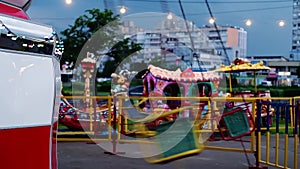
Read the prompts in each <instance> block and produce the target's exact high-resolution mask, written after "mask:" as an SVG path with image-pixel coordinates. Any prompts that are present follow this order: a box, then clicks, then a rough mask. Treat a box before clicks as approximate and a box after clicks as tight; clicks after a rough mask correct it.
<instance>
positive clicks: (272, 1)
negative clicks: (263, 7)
mask: <svg viewBox="0 0 300 169" xmlns="http://www.w3.org/2000/svg"><path fill="white" fill-rule="evenodd" d="M126 1H129V2H130V1H132V2H160V0H143V1H141V0H126ZM167 2H168V3H177V1H167ZM286 2H289V3H291V2H293V1H291V0H270V1H257V0H256V1H241V0H239V1H214V2H210V4H230V3H231V4H232V3H234V4H250V3H255V4H257V3H286ZM182 3H185V4H200V3H202V4H205V1H184V2H182Z"/></svg>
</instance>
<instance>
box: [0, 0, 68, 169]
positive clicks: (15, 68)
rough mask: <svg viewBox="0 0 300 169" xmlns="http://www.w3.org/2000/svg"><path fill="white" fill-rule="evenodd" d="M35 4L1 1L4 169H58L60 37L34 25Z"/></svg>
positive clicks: (0, 116)
mask: <svg viewBox="0 0 300 169" xmlns="http://www.w3.org/2000/svg"><path fill="white" fill-rule="evenodd" d="M30 3H31V0H2V1H0V33H1V36H0V55H1V57H0V63H1V69H2V71H0V76H1V79H2V82H1V84H0V87H1V91H2V92H1V98H2V99H1V103H0V105H1V107H2V113H0V136H1V139H0V149H1V160H0V161H1V165H0V166H1V168H30V169H35V168H36V169H37V168H39V169H40V168H43V169H46V168H47V169H57V158H56V139H55V138H56V136H55V135H56V129H57V127H56V126H55V125H57V120H58V109H59V100H60V96H61V95H60V94H61V91H60V89H61V81H60V64H59V59H60V56H59V54H60V53H61V52H62V51H61V50H62V49H58V48H56V43H57V41H58V38H57V35H56V33H55V31H54V30H53V28H52V27H50V26H45V25H42V24H39V23H34V22H32V21H30V18H29V16H28V15H27V14H26V10H27V8H28V7H29V6H30Z"/></svg>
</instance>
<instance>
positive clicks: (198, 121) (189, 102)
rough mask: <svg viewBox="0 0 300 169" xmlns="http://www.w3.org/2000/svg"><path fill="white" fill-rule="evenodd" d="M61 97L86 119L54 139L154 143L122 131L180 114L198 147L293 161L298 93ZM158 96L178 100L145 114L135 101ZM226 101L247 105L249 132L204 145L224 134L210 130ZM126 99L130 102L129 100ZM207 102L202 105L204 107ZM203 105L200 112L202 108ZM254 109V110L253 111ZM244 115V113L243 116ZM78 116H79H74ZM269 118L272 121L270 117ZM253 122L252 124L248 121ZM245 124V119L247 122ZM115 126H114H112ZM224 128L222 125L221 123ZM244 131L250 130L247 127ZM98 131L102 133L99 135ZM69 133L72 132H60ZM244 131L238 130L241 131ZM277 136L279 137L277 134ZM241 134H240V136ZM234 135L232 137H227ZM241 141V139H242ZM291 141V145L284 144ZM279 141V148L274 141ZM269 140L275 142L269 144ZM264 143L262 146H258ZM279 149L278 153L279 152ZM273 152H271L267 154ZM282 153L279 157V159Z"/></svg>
mask: <svg viewBox="0 0 300 169" xmlns="http://www.w3.org/2000/svg"><path fill="white" fill-rule="evenodd" d="M65 98H66V99H73V104H74V106H75V107H77V108H79V109H81V110H82V111H83V112H85V113H86V115H87V116H86V119H85V120H83V119H81V120H82V122H81V124H82V126H83V128H84V131H71V132H70V131H59V132H58V141H93V142H112V143H113V144H112V146H113V147H114V148H115V144H116V143H118V142H126V143H140V144H146V143H147V144H154V143H153V142H151V140H149V141H145V140H139V139H127V138H126V139H124V137H123V135H130V134H132V133H134V134H135V135H140V136H141V137H150V136H154V135H155V134H156V133H155V130H153V131H152V130H149V127H148V128H147V127H145V126H147V125H150V123H153V124H152V125H154V128H155V126H157V125H158V124H155V122H157V120H158V119H164V118H168V117H169V118H180V117H186V118H189V119H190V120H191V121H193V123H194V125H195V128H196V130H195V132H196V133H198V134H199V142H200V143H201V144H203V149H206V150H220V151H232V152H246V153H254V155H255V156H256V160H257V161H256V165H257V166H258V165H259V164H265V165H269V166H273V167H277V168H288V166H293V168H297V167H298V145H299V134H298V132H299V130H300V128H299V113H300V108H299V101H300V97H293V98H281V97H276V98H275V97H272V98H269V99H271V100H272V102H266V101H265V100H266V98H254V97H249V98H228V97H227V98H225V97H214V98H209V97H185V98H181V97H153V98H144V97H130V98H128V97H114V98H113V97H111V96H101V97H90V98H89V99H88V100H90V103H89V104H88V105H90V106H89V107H84V105H85V104H83V101H84V99H86V98H85V97H65ZM157 100H161V101H162V102H165V103H166V102H167V101H180V102H181V103H180V104H179V106H178V107H177V108H173V109H168V110H167V109H165V108H159V107H156V108H157V110H161V112H160V113H159V114H158V115H155V114H154V113H153V110H152V112H151V113H149V114H145V113H144V112H143V111H142V110H141V109H140V108H139V106H140V105H142V104H144V103H146V102H149V101H157ZM227 102H232V103H234V105H237V107H242V106H244V107H247V109H248V110H249V111H250V113H251V117H252V118H253V119H254V120H255V122H253V123H255V125H254V124H253V125H254V129H255V132H251V133H248V134H247V136H246V137H244V138H247V139H248V140H247V142H249V147H248V149H242V148H241V149H239V148H229V147H217V146H208V145H206V140H207V141H214V140H218V139H224V138H222V137H220V136H215V134H216V133H222V132H224V131H223V130H224V128H221V127H220V123H219V121H220V120H221V119H222V115H223V112H224V109H223V108H224V105H225V103H227ZM129 103H130V104H129ZM262 105H266V106H267V112H270V106H272V107H273V108H274V110H275V113H274V114H273V115H271V114H270V113H267V115H266V117H262V115H261V114H262V113H261V112H262V109H261V107H262ZM205 108H207V110H205ZM131 110H132V111H134V112H133V113H138V114H136V115H140V117H139V118H134V117H130V115H132V114H130V113H132V112H129V111H131ZM204 111H205V112H204ZM257 112H260V113H257ZM248 117H249V118H250V116H248ZM80 118H81V117H80ZM263 119H266V122H267V123H266V124H264V126H262V121H263ZM270 120H273V123H272V124H271V123H270ZM252 127H253V126H252ZM250 128H251V125H250ZM114 129H115V130H114ZM225 130H226V128H225ZM249 131H252V130H251V129H249ZM103 133H106V134H105V135H104V134H103ZM205 133H206V134H207V133H208V134H210V133H211V134H212V136H210V137H209V139H205V141H203V140H202V139H201V137H200V136H201V134H205ZM70 135H72V136H73V137H72V138H70V137H66V136H70ZM74 135H88V136H89V137H88V138H80V137H76V136H74ZM243 136H244V135H243ZM280 136H283V139H282V138H281V137H280ZM244 138H243V139H244ZM234 139H235V138H234V137H232V140H234ZM243 141H245V140H243ZM291 142H292V143H293V146H292V148H291V146H289V144H291ZM281 143H283V144H282V145H283V146H284V147H283V152H282V151H281V150H280V148H282V147H279V145H280V146H282V145H281ZM271 144H275V146H274V149H273V148H272V147H273V146H272V145H271ZM262 147H265V150H262V149H263V148H262ZM289 152H292V156H293V160H292V161H293V164H290V163H289V155H291V153H289ZM281 153H282V154H281ZM273 154H274V155H273ZM281 159H283V160H281Z"/></svg>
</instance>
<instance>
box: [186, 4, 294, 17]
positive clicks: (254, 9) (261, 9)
mask: <svg viewBox="0 0 300 169" xmlns="http://www.w3.org/2000/svg"><path fill="white" fill-rule="evenodd" d="M291 7H293V6H291V5H289V6H278V7H269V8H253V9H241V10H232V11H219V12H214V13H215V14H226V13H239V12H252V11H264V10H272V9H283V8H291ZM203 14H206V13H188V15H203Z"/></svg>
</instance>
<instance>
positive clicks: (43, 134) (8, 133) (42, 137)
mask: <svg viewBox="0 0 300 169" xmlns="http://www.w3.org/2000/svg"><path fill="white" fill-rule="evenodd" d="M50 130H51V126H44V127H31V128H20V129H7V130H0V138H1V139H0V150H1V160H0V161H1V163H0V168H7V169H10V168H11V169H15V168H18V169H48V168H49V166H50V146H49V145H50V141H51V140H50V139H51V136H50ZM51 151H52V150H51ZM54 153H55V155H56V151H55V149H54ZM53 155H54V154H53ZM55 160H56V159H55ZM54 168H55V167H54Z"/></svg>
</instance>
